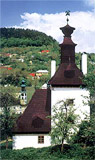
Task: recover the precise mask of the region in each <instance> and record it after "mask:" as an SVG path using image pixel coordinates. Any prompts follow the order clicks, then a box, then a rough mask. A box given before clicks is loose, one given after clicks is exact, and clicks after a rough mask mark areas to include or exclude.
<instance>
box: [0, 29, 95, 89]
mask: <svg viewBox="0 0 95 160" xmlns="http://www.w3.org/2000/svg"><path fill="white" fill-rule="evenodd" d="M0 32H1V41H0V43H1V48H0V58H1V66H0V72H1V84H2V85H6V84H11V85H14V86H20V83H21V80H22V79H23V78H25V80H26V85H27V86H31V85H35V88H36V87H37V88H39V87H40V86H41V85H42V84H44V83H46V82H47V81H48V79H49V78H50V66H51V65H50V63H51V60H52V59H53V60H56V62H57V67H58V65H59V64H60V48H59V44H58V42H57V41H56V40H54V39H53V38H52V37H51V36H47V35H46V34H44V33H42V32H38V31H35V30H29V29H26V30H25V29H15V28H1V29H0ZM80 60H81V53H76V64H77V66H78V67H79V68H80ZM94 68H95V54H94V53H92V54H89V53H88V73H89V72H93V70H94ZM38 70H48V75H47V76H42V77H41V78H40V79H39V80H38V79H37V78H36V77H34V76H33V75H35V73H36V71H38Z"/></svg>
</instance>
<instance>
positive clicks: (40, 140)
mask: <svg viewBox="0 0 95 160" xmlns="http://www.w3.org/2000/svg"><path fill="white" fill-rule="evenodd" d="M38 143H39V144H41V143H44V136H38Z"/></svg>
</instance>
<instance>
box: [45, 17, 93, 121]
mask: <svg viewBox="0 0 95 160" xmlns="http://www.w3.org/2000/svg"><path fill="white" fill-rule="evenodd" d="M60 29H61V31H62V33H63V34H64V40H63V42H62V44H60V47H61V56H60V57H61V63H60V65H59V68H58V70H57V71H56V72H55V74H54V76H53V77H52V78H51V79H50V80H49V82H48V85H50V88H51V111H52V108H53V106H54V105H55V104H56V103H58V102H59V101H61V100H64V101H65V100H69V101H70V102H71V103H72V105H74V106H75V108H76V112H77V113H78V114H79V115H80V117H81V119H84V113H88V114H89V112H90V109H89V106H87V105H86V106H84V103H83V101H84V102H87V99H85V98H84V96H89V92H88V91H87V90H86V89H82V87H81V86H84V84H83V82H82V78H83V73H82V72H81V70H80V69H79V68H78V67H77V66H76V63H75V46H76V44H75V43H74V42H73V41H72V39H71V35H72V33H73V31H74V30H75V28H74V27H71V26H70V25H69V24H68V18H67V25H66V26H64V27H61V28H60ZM51 113H52V112H51Z"/></svg>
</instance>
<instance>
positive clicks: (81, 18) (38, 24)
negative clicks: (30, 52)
mask: <svg viewBox="0 0 95 160" xmlns="http://www.w3.org/2000/svg"><path fill="white" fill-rule="evenodd" d="M0 2H1V3H0V4H1V27H15V28H24V29H26V28H29V29H34V30H38V31H41V32H44V33H46V34H47V35H50V36H52V37H53V38H54V39H56V40H57V41H58V42H59V43H62V42H63V34H62V32H61V30H60V27H63V26H65V25H66V15H65V11H67V10H70V16H69V25H70V26H72V27H75V28H76V30H75V31H74V33H73V34H72V40H73V41H74V42H75V43H76V44H77V46H76V52H88V53H95V0H48V1H47V0H42V1H40V0H35V1H33V0H27V1H26V0H16V1H15V0H10V1H9V0H1V1H0Z"/></svg>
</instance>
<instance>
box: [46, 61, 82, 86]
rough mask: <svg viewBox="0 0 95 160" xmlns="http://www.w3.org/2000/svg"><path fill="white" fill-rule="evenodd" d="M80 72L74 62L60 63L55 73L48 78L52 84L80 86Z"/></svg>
mask: <svg viewBox="0 0 95 160" xmlns="http://www.w3.org/2000/svg"><path fill="white" fill-rule="evenodd" d="M82 77H83V74H82V72H81V71H80V70H79V69H78V68H77V66H76V64H75V63H70V64H67V63H61V64H60V66H59V68H58V70H57V71H56V73H55V75H54V76H53V77H52V78H51V79H50V80H49V82H48V84H50V85H52V86H56V87H57V86H68V87H69V86H73V87H74V86H75V87H76V86H80V85H83V83H82Z"/></svg>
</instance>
